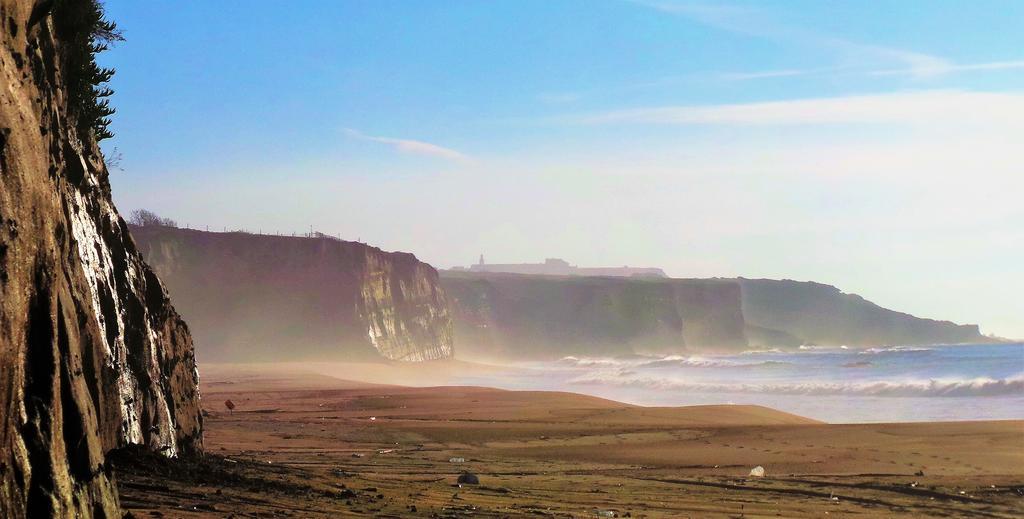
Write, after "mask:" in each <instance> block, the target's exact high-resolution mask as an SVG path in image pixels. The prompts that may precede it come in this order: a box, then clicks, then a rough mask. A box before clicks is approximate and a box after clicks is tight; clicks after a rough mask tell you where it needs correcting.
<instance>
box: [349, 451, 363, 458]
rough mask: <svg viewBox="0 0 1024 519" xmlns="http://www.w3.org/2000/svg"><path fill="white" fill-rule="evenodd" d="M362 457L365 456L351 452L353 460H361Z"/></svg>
mask: <svg viewBox="0 0 1024 519" xmlns="http://www.w3.org/2000/svg"><path fill="white" fill-rule="evenodd" d="M363 456H365V454H363V453H361V452H353V453H352V457H353V458H362V457H363Z"/></svg>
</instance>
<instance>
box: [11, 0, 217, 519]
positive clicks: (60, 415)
mask: <svg viewBox="0 0 1024 519" xmlns="http://www.w3.org/2000/svg"><path fill="white" fill-rule="evenodd" d="M52 5H53V3H52V2H36V3H34V2H29V1H16V0H0V22H2V29H0V517H11V518H21V517H48V516H65V517H120V514H119V512H118V501H117V495H116V492H115V489H114V487H113V484H112V481H111V479H110V476H109V472H108V470H107V468H106V465H105V463H104V455H105V453H106V452H107V451H108V450H110V449H113V448H116V447H120V446H124V445H126V444H142V445H146V446H149V447H151V448H153V449H157V450H160V451H162V452H164V453H166V454H168V455H174V454H177V453H181V452H190V451H197V450H199V449H201V448H202V436H201V417H200V413H199V395H198V393H197V382H198V375H197V372H196V366H195V361H194V357H193V353H192V341H191V338H190V336H189V332H188V329H187V327H186V326H185V324H184V323H183V322H182V321H181V320H180V319H179V318H178V315H177V314H176V313H175V311H174V308H172V307H171V305H170V303H169V301H168V299H167V295H166V293H165V292H164V289H163V287H162V286H161V284H160V281H159V280H158V279H157V277H156V275H154V273H153V272H152V271H151V270H150V269H149V267H147V266H146V264H145V263H143V261H142V259H141V257H140V256H139V254H138V253H137V252H136V250H135V247H134V245H133V243H132V240H131V238H130V236H129V234H128V229H127V227H126V225H125V223H124V222H123V221H122V220H121V218H120V217H119V216H118V214H117V211H116V210H115V209H114V207H113V205H112V204H111V200H110V187H109V185H108V182H107V171H106V169H105V167H104V165H103V162H102V159H101V157H100V154H99V151H98V148H97V147H96V144H95V142H93V141H92V139H91V137H89V136H82V135H79V134H78V133H77V131H76V125H75V124H74V122H73V121H72V120H71V119H70V117H69V113H68V109H67V99H68V92H67V89H66V82H67V79H66V78H65V77H64V76H63V71H62V70H61V64H62V56H63V55H64V52H65V47H64V45H65V43H64V42H62V41H61V39H60V38H58V37H57V36H55V28H54V22H53V20H52V17H51V16H50V15H49V11H48V9H49V8H50V7H52Z"/></svg>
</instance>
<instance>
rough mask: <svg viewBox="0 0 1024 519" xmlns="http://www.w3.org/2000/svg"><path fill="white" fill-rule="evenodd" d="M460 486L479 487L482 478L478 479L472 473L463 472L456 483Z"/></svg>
mask: <svg viewBox="0 0 1024 519" xmlns="http://www.w3.org/2000/svg"><path fill="white" fill-rule="evenodd" d="M456 482H457V483H458V484H459V485H460V486H462V485H479V484H480V478H478V477H476V474H473V473H470V472H463V473H462V474H460V475H459V479H458V480H457V481H456Z"/></svg>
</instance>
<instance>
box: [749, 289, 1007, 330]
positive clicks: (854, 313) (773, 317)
mask: <svg viewBox="0 0 1024 519" xmlns="http://www.w3.org/2000/svg"><path fill="white" fill-rule="evenodd" d="M737 281H738V282H739V283H740V286H741V287H742V288H743V314H744V316H745V317H746V320H747V323H748V325H749V326H750V327H751V328H750V330H749V335H750V337H751V339H752V341H751V342H752V343H756V344H759V345H765V346H796V345H800V344H805V343H807V344H819V345H844V344H845V345H849V346H882V345H906V344H942V343H963V342H988V341H989V339H988V338H987V337H985V336H983V335H981V333H980V331H979V330H978V327H977V326H976V325H958V324H954V323H951V322H949V321H935V320H932V319H921V318H918V317H914V316H912V315H909V314H905V313H902V312H895V311H893V310H888V309H886V308H882V307H880V306H878V305H876V304H874V303H872V302H870V301H867V300H865V299H864V298H862V297H860V296H858V295H855V294H845V293H843V292H841V291H840V290H839V289H838V288H836V287H833V286H829V285H823V284H820V283H812V282H801V281H791V280H775V279H742V278H741V279H739V280H737Z"/></svg>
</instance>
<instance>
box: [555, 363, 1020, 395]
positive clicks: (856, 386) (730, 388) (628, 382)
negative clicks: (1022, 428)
mask: <svg viewBox="0 0 1024 519" xmlns="http://www.w3.org/2000/svg"><path fill="white" fill-rule="evenodd" d="M569 383H570V384H579V385H604V386H614V387H632V388H644V389H655V390H677V391H693V392H701V393H773V394H783V395H807V396H816V395H858V396H877V397H977V396H1001V395H1024V373H1022V374H1019V375H1016V376H1013V377H1008V378H1001V379H992V378H987V377H979V378H973V379H928V380H906V381H900V382H895V381H864V382H824V381H812V382H790V383H724V384H723V383H708V382H693V381H687V380H682V379H678V378H670V377H654V376H650V375H638V374H636V373H635V372H632V371H625V370H623V371H616V370H610V371H597V372H593V373H588V374H585V375H581V376H578V377H576V378H574V379H572V380H570V381H569Z"/></svg>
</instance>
